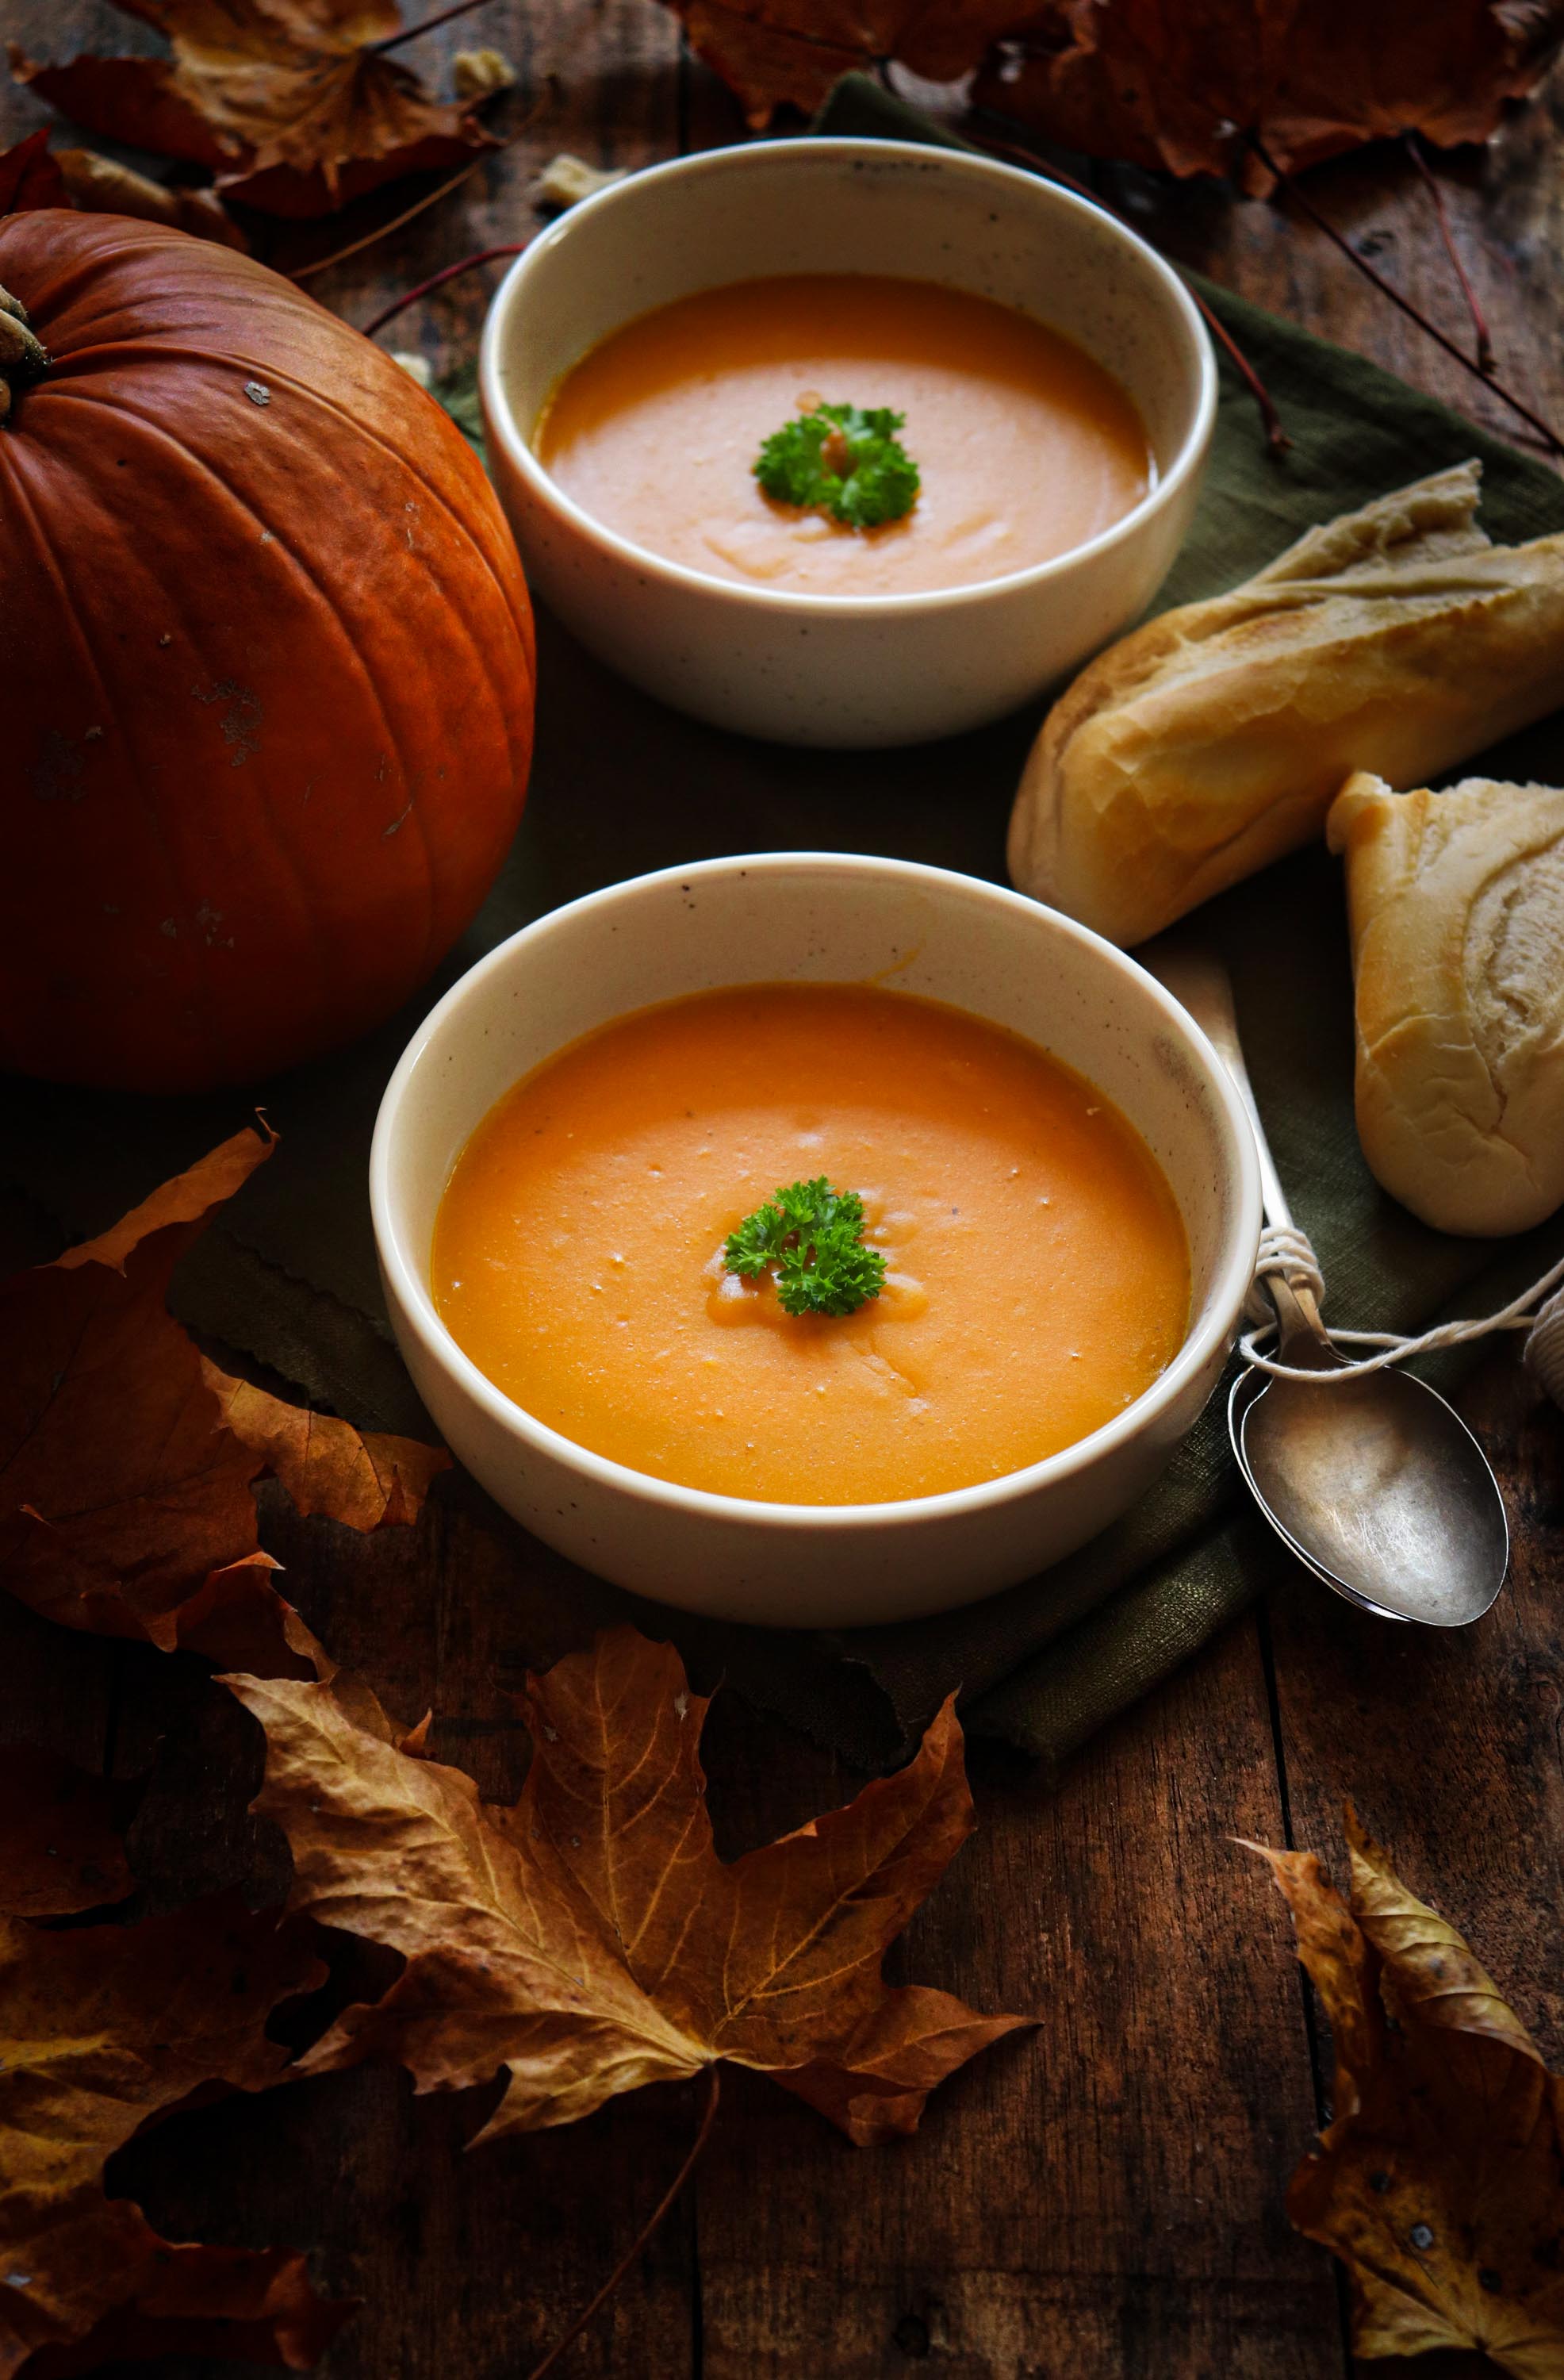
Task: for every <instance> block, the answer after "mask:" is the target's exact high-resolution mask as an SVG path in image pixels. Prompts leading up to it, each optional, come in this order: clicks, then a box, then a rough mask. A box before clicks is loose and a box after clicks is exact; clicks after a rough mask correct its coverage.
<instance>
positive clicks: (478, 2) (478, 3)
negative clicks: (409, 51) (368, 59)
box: [370, 0, 483, 58]
mask: <svg viewBox="0 0 1564 2380" xmlns="http://www.w3.org/2000/svg"><path fill="white" fill-rule="evenodd" d="M482 6H483V0H452V5H451V6H450V7H449V8H442V9H441V10H440V11H439V12H438V14H437V15H435V16H433V17H426V18H424V19H423V21H422V22H421V24H418V25H404V26H403V28H402V30H401V31H400V32H399V33H388V34H387V35H386V37H385V39H384V41H383V42H371V43H370V55H371V56H372V57H377V58H383V57H384V55H385V54H386V52H387V50H399V49H400V48H401V46H402V44H403V42H416V41H417V40H418V35H419V34H420V33H432V32H433V30H434V29H435V27H436V25H448V24H449V23H450V21H451V19H452V18H453V17H466V16H469V15H470V14H471V12H472V11H473V9H475V8H481V7H482Z"/></svg>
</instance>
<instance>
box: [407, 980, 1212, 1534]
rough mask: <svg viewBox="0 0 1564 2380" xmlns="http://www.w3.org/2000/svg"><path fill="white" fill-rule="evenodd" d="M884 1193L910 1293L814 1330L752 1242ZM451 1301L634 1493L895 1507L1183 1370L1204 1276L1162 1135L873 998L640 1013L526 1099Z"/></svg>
mask: <svg viewBox="0 0 1564 2380" xmlns="http://www.w3.org/2000/svg"><path fill="white" fill-rule="evenodd" d="M821 1174H824V1175H826V1176H827V1177H828V1178H829V1180H830V1183H831V1184H833V1186H834V1187H835V1188H837V1189H838V1190H855V1191H857V1192H858V1193H859V1194H860V1196H862V1198H863V1201H864V1207H865V1209H866V1226H865V1234H864V1235H865V1238H866V1240H867V1242H868V1243H869V1245H872V1246H874V1247H877V1248H879V1250H881V1251H882V1253H883V1255H884V1257H885V1258H886V1262H887V1266H888V1271H887V1275H886V1280H885V1284H884V1287H883V1289H882V1290H881V1292H880V1293H879V1296H878V1297H875V1298H871V1299H870V1300H868V1302H867V1303H866V1304H865V1305H861V1306H859V1308H858V1309H857V1311H856V1312H855V1313H853V1314H850V1315H845V1316H839V1317H829V1316H815V1315H810V1316H805V1317H802V1318H798V1317H794V1316H791V1315H789V1314H787V1313H786V1312H784V1310H783V1308H782V1305H781V1304H780V1302H779V1300H778V1297H777V1294H776V1291H775V1287H774V1285H773V1283H772V1281H771V1279H770V1275H767V1276H765V1277H763V1278H762V1279H761V1280H760V1281H758V1282H748V1281H740V1280H739V1279H738V1278H737V1277H736V1276H735V1275H734V1274H732V1273H729V1272H728V1271H727V1270H726V1269H725V1267H724V1265H723V1262H722V1248H723V1244H724V1242H725V1240H726V1238H727V1235H728V1233H730V1232H732V1231H734V1229H735V1228H736V1226H737V1225H738V1224H739V1223H740V1222H742V1221H743V1220H744V1219H745V1217H746V1215H748V1214H749V1213H751V1212H752V1211H753V1210H754V1209H755V1208H758V1206H759V1205H761V1203H762V1202H763V1201H764V1200H765V1199H767V1198H769V1197H770V1196H771V1194H772V1193H773V1192H774V1191H775V1190H776V1189H777V1188H778V1187H779V1186H780V1185H782V1184H788V1183H792V1182H795V1181H806V1180H812V1179H814V1178H816V1177H818V1175H821ZM431 1271H432V1285H433V1290H434V1297H435V1303H436V1305H437V1306H438V1308H439V1311H440V1313H441V1315H442V1316H443V1318H444V1320H445V1322H446V1324H447V1326H448V1328H449V1329H450V1330H451V1332H452V1334H453V1336H454V1337H455V1340H456V1341H457V1343H458V1344H459V1345H460V1346H461V1347H463V1348H464V1349H465V1350H466V1352H467V1354H469V1355H470V1356H471V1357H472V1359H473V1361H474V1363H476V1364H477V1365H478V1366H479V1369H480V1370H481V1371H483V1372H484V1373H486V1374H487V1375H488V1377H489V1378H490V1379H491V1380H492V1381H494V1382H495V1383H496V1385H497V1386H498V1387H500V1388H501V1389H503V1390H504V1391H505V1393H506V1394H507V1395H508V1396H510V1397H512V1398H514V1400H515V1403H517V1404H519V1405H522V1406H524V1407H525V1408H526V1410H527V1412H528V1413H530V1414H532V1415H535V1416H536V1417H537V1418H538V1419H539V1420H540V1421H543V1422H546V1423H547V1424H548V1425H549V1426H550V1427H552V1428H553V1429H556V1430H558V1431H560V1432H561V1433H562V1435H563V1436H564V1437H566V1438H568V1439H574V1440H575V1441H576V1443H577V1444H578V1445H581V1446H585V1447H589V1448H591V1449H593V1450H594V1451H596V1452H597V1453H599V1454H603V1455H608V1456H610V1457H612V1459H613V1460H614V1461H616V1462H618V1463H624V1464H626V1465H628V1467H629V1468H630V1469H632V1470H635V1471H641V1472H649V1473H650V1474H652V1475H654V1476H655V1477H658V1478H661V1479H670V1480H676V1481H679V1482H681V1483H682V1484H684V1485H685V1486H687V1487H693V1488H710V1489H713V1490H715V1491H717V1492H718V1493H721V1494H723V1495H729V1496H742V1497H751V1498H761V1499H765V1500H775V1501H778V1502H782V1503H795V1504H843V1503H882V1502H889V1501H892V1500H897V1499H899V1498H903V1497H910V1496H925V1495H932V1494H935V1493H938V1492H940V1491H941V1490H943V1489H946V1488H961V1487H966V1486H970V1485H972V1484H973V1483H975V1482H976V1481H978V1480H983V1479H992V1478H997V1477H999V1476H1000V1475H1003V1474H1004V1473H1006V1472H1010V1471H1016V1470H1019V1469H1021V1468H1023V1467H1024V1465H1025V1464H1027V1463H1035V1462H1037V1461H1038V1460H1040V1459H1041V1457H1043V1456H1044V1455H1048V1454H1052V1453H1055V1452H1057V1451H1058V1450H1059V1449H1060V1448H1061V1447H1065V1446H1069V1445H1072V1444H1073V1442H1074V1441H1075V1440H1076V1439H1081V1438H1084V1437H1085V1436H1086V1435H1087V1433H1088V1432H1089V1431H1091V1430H1094V1429H1097V1428H1098V1427H1100V1426H1101V1425H1102V1424H1103V1423H1104V1422H1107V1421H1109V1420H1111V1418H1112V1417H1113V1415H1115V1414H1118V1413H1121V1411H1122V1410H1123V1408H1124V1407H1125V1406H1126V1405H1127V1404H1129V1403H1132V1402H1133V1400H1134V1398H1136V1397H1138V1396H1139V1395H1140V1394H1141V1393H1142V1392H1143V1391H1144V1390H1146V1389H1147V1388H1149V1387H1150V1385H1151V1383H1152V1382H1153V1381H1154V1380H1155V1379H1156V1378H1157V1377H1158V1373H1160V1372H1161V1371H1162V1370H1163V1368H1164V1367H1165V1366H1166V1365H1167V1364H1168V1363H1169V1361H1170V1358H1171V1357H1172V1356H1173V1355H1174V1354H1176V1353H1177V1351H1178V1349H1179V1347H1180V1345H1181V1344H1182V1340H1183V1336H1184V1333H1185V1330H1186V1328H1187V1323H1188V1316H1189V1299H1190V1278H1189V1257H1188V1250H1187V1246H1186V1244H1185V1239H1184V1233H1183V1227H1182V1221H1181V1220H1180V1217H1179V1212H1178V1208H1177V1206H1176V1204H1175V1202H1174V1199H1173V1196H1172V1193H1171V1191H1170V1188H1169V1186H1168V1184H1167V1181H1166V1179H1165V1178H1164V1176H1163V1174H1162V1172H1161V1171H1160V1169H1159V1167H1158V1165H1157V1163H1156V1161H1155V1160H1154V1159H1153V1157H1152V1156H1151V1153H1150V1151H1149V1150H1148V1149H1147V1148H1146V1144H1145V1143H1144V1141H1143V1140H1142V1139H1141V1138H1140V1136H1139V1135H1138V1134H1137V1133H1136V1132H1135V1131H1134V1128H1133V1126H1132V1125H1131V1124H1130V1123H1128V1122H1127V1121H1126V1119H1125V1118H1124V1117H1123V1116H1122V1115H1121V1113H1120V1112H1119V1111H1118V1109H1117V1108H1115V1107H1114V1106H1113V1105H1112V1104H1111V1103H1110V1102H1109V1100H1108V1099H1105V1098H1104V1097H1103V1095H1102V1093H1101V1092H1100V1091H1097V1090H1096V1089H1094V1087H1093V1086H1092V1085H1091V1084H1090V1083H1088V1082H1086V1081H1085V1079H1084V1078H1083V1077H1082V1076H1080V1075H1075V1074H1073V1073H1072V1072H1071V1071H1070V1070H1069V1069H1068V1068H1067V1067H1064V1066H1062V1065H1061V1064H1059V1063H1058V1062H1057V1061H1056V1060H1054V1059H1052V1058H1050V1057H1049V1056H1048V1055H1047V1054H1046V1053H1045V1052H1044V1051H1042V1050H1039V1049H1037V1048H1036V1047H1035V1046H1034V1045H1033V1044H1031V1043H1030V1042H1027V1041H1024V1040H1022V1039H1021V1038H1019V1037H1017V1036H1015V1035H1013V1034H1010V1033H1006V1032H1004V1031H1002V1030H1001V1029H1000V1028H999V1027H998V1026H992V1025H988V1024H986V1023H984V1022H982V1021H981V1020H980V1019H978V1018H976V1017H973V1016H969V1015H967V1014H964V1013H963V1012H961V1011H959V1010H956V1009H952V1008H947V1007H944V1006H941V1005H940V1004H939V1003H937V1002H931V1001H926V1000H921V999H916V998H914V997H911V996H909V995H908V994H906V993H902V992H894V991H886V990H878V989H874V988H871V987H867V986H862V985H846V984H826V985H792V984H763V985H759V986H756V987H750V988H747V989H745V990H732V991H719V992H707V993H701V994H698V995H696V996H695V997H692V998H689V999H685V1000H679V1001H673V1002H668V1003H666V1004H664V1005H661V1006H659V1007H655V1008H649V1009H643V1010H640V1011H637V1012H636V1013H634V1014H631V1015H628V1016H625V1017H623V1018H621V1019H620V1020H619V1021H618V1022H617V1023H615V1024H612V1025H610V1026H604V1027H603V1028H602V1029H601V1030H600V1031H599V1032H597V1033H593V1034H590V1035H588V1037H587V1038H585V1039H583V1040H581V1041H578V1042H576V1043H575V1044H574V1045H573V1046H572V1047H571V1048H569V1049H567V1050H564V1052H562V1053H561V1054H560V1055H559V1056H558V1057H556V1058H553V1059H552V1060H550V1061H549V1062H548V1063H547V1064H545V1065H543V1066H541V1067H540V1068H539V1069H538V1070H537V1072H536V1073H534V1074H532V1075H527V1077H526V1078H525V1079H524V1080H523V1081H521V1082H520V1083H518V1084H516V1085H515V1087H514V1088H513V1089H512V1090H510V1091H509V1092H507V1093H506V1095H505V1096H504V1098H503V1099H501V1100H500V1101H499V1103H498V1105H497V1106H496V1107H494V1108H493V1109H492V1110H491V1112H490V1114H489V1115H488V1116H487V1117H486V1118H485V1120H484V1121H483V1123H481V1124H480V1125H479V1128H478V1130H477V1132H476V1133H475V1134H474V1135H473V1136H472V1139H471V1140H470V1141H469V1142H468V1144H467V1147H466V1148H465V1150H464V1151H463V1153H462V1155H461V1157H460V1158H459V1160H457V1163H456V1165H455V1170H454V1172H453V1175H452V1179H451V1182H450V1184H449V1186H448V1188H447V1190H446V1193H445V1196H444V1199H443V1203H442V1206H441V1208H440V1212H439V1216H438V1219H437V1221H436V1227H435V1233H434V1247H433V1259H432V1267H431Z"/></svg>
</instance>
